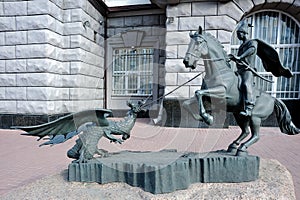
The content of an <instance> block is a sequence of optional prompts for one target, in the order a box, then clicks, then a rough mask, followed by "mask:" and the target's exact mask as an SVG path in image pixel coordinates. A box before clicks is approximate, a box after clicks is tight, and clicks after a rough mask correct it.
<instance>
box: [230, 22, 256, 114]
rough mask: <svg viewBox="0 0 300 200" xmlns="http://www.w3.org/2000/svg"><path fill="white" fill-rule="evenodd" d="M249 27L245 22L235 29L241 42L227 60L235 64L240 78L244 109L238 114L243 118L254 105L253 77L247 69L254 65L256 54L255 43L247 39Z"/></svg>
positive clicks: (250, 111)
mask: <svg viewBox="0 0 300 200" xmlns="http://www.w3.org/2000/svg"><path fill="white" fill-rule="evenodd" d="M249 26H251V25H249V24H247V23H245V22H242V23H241V25H240V26H239V27H238V29H237V37H238V39H239V40H241V41H242V44H241V45H240V47H239V49H238V54H237V56H236V55H232V54H229V59H231V60H233V61H235V62H236V64H237V69H238V70H237V72H238V73H239V74H240V76H241V78H242V85H241V88H242V92H243V100H244V107H245V109H244V110H243V111H241V112H240V114H241V115H243V116H251V113H252V110H253V107H254V105H255V100H256V96H255V95H254V94H253V87H254V80H253V78H254V75H253V73H252V72H251V71H250V70H249V67H252V66H254V65H255V57H256V54H257V45H258V43H257V41H256V40H249V39H248V38H247V34H248V27H249Z"/></svg>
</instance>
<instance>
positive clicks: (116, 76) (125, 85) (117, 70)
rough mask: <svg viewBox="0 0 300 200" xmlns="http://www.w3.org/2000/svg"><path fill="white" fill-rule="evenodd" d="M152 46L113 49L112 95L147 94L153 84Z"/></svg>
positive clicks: (149, 93)
mask: <svg viewBox="0 0 300 200" xmlns="http://www.w3.org/2000/svg"><path fill="white" fill-rule="evenodd" d="M153 58H154V50H153V49H152V48H122V49H114V50H113V74H112V81H113V82H112V86H113V87H112V90H113V91H112V94H113V95H114V96H128V95H130V96H149V95H152V85H153Z"/></svg>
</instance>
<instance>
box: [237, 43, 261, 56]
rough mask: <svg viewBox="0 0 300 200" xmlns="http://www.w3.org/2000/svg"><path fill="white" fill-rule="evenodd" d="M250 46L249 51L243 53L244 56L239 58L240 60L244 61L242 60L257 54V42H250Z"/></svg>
mask: <svg viewBox="0 0 300 200" xmlns="http://www.w3.org/2000/svg"><path fill="white" fill-rule="evenodd" d="M248 45H249V47H248V49H247V50H246V51H245V52H244V53H242V55H239V56H238V58H239V60H242V59H244V58H246V57H248V56H251V55H253V54H255V53H256V51H257V45H258V44H257V41H255V40H251V41H249V43H248Z"/></svg>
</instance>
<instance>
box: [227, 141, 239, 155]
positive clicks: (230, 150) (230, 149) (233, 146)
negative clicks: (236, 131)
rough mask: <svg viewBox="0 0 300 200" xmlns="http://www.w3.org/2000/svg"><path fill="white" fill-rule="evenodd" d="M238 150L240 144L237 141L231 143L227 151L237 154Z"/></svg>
mask: <svg viewBox="0 0 300 200" xmlns="http://www.w3.org/2000/svg"><path fill="white" fill-rule="evenodd" d="M237 150H238V145H237V144H236V143H232V144H231V145H229V147H228V149H227V152H228V153H230V154H233V155H236V153H237Z"/></svg>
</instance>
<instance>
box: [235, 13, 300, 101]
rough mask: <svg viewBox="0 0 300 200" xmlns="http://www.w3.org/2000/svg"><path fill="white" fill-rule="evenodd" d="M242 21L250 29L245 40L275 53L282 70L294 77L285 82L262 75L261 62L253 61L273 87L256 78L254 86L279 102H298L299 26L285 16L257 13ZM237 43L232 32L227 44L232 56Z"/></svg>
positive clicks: (265, 74)
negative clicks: (257, 42) (263, 44)
mask: <svg viewBox="0 0 300 200" xmlns="http://www.w3.org/2000/svg"><path fill="white" fill-rule="evenodd" d="M246 20H247V21H248V23H250V24H252V25H253V27H252V28H250V29H249V36H248V37H249V38H253V39H254V38H258V39H261V40H264V41H265V42H267V43H269V44H271V45H272V46H273V47H274V48H275V49H276V50H277V52H278V53H279V57H280V60H281V62H282V63H283V66H285V67H288V68H289V69H290V70H291V71H292V72H293V74H294V77H292V78H290V79H287V78H284V77H279V78H277V77H275V76H273V75H272V74H271V73H269V72H266V71H265V70H264V68H263V66H262V63H261V60H260V59H259V58H257V59H256V65H255V67H256V69H257V71H258V72H259V73H260V74H261V75H262V76H264V77H266V78H268V79H271V80H273V81H274V83H268V82H266V81H263V80H261V79H259V78H257V79H256V85H257V86H258V87H260V88H261V89H263V90H264V91H267V92H268V93H270V94H271V95H272V96H275V97H277V98H281V99H299V98H300V87H299V85H300V32H299V23H298V22H297V21H295V20H294V19H293V18H292V17H290V16H288V15H287V14H284V13H281V12H277V11H260V12H257V13H254V14H251V15H249V16H248V17H247V18H246ZM239 45H240V41H239V40H238V39H237V37H236V32H235V31H234V33H233V37H232V40H231V50H232V53H234V54H236V53H237V50H238V47H239Z"/></svg>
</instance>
